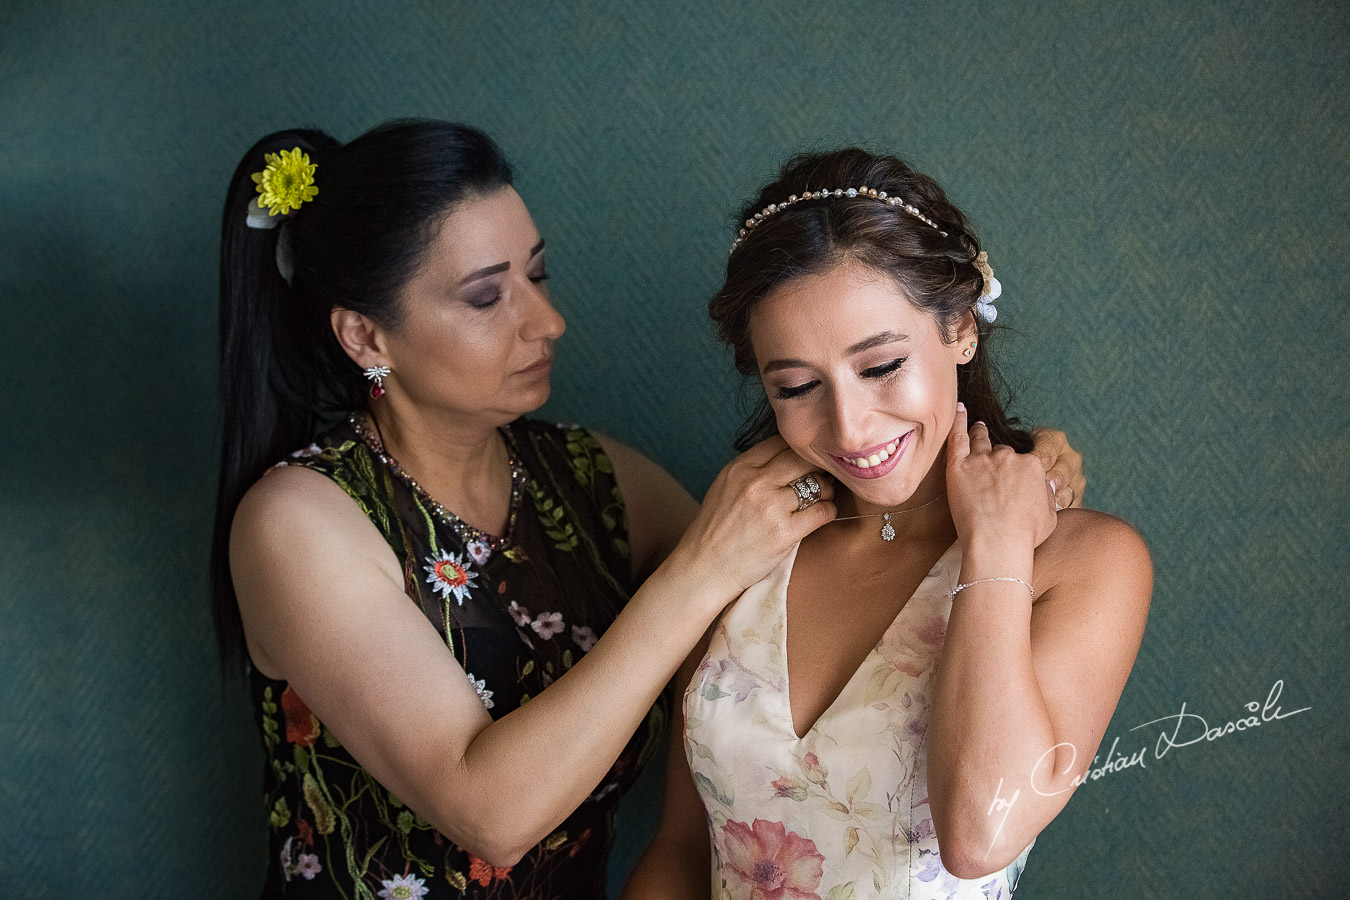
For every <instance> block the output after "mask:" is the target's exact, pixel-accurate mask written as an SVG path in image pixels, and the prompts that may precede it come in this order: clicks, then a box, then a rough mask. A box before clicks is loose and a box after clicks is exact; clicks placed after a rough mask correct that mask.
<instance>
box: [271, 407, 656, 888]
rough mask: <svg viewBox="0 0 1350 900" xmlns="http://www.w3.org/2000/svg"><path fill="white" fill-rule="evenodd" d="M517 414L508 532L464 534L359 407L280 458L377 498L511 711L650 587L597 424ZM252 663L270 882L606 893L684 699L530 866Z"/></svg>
mask: <svg viewBox="0 0 1350 900" xmlns="http://www.w3.org/2000/svg"><path fill="white" fill-rule="evenodd" d="M502 431H503V434H504V435H505V436H506V438H507V440H508V444H509V446H511V447H512V449H513V452H514V455H515V457H516V459H517V460H518V462H519V463H520V464H521V467H522V468H523V471H524V476H525V477H524V481H523V485H521V488H520V489H519V490H518V491H516V492H515V493H514V494H513V512H512V524H511V526H510V528H511V530H510V534H509V535H508V536H507V539H506V540H505V542H504V543H503V544H501V545H499V546H497V547H496V549H493V548H492V547H491V546H490V542H489V541H481V540H468V541H466V540H464V539H463V538H461V537H460V535H459V534H458V533H457V532H456V531H455V530H454V529H453V528H452V527H451V526H450V525H448V524H447V523H446V522H445V521H443V520H442V519H440V518H439V517H438V516H437V514H436V512H435V510H434V509H432V508H430V505H429V504H428V503H426V502H425V501H424V500H423V499H422V498H420V497H419V496H418V495H417V494H416V493H415V492H414V491H413V490H412V489H411V488H410V487H409V486H408V485H407V484H406V483H405V482H404V481H402V480H401V479H400V478H398V477H396V475H395V474H394V472H393V471H391V469H390V467H389V466H388V465H386V464H385V463H384V462H382V461H381V459H380V457H379V456H378V455H377V453H376V452H375V450H376V449H378V441H377V439H376V438H374V437H371V436H370V434H369V433H367V434H365V435H363V434H362V433H360V432H358V431H357V429H356V427H355V426H354V425H353V423H352V420H351V419H349V420H348V421H346V422H343V423H342V424H340V425H338V426H337V427H336V428H334V429H332V430H331V431H329V432H327V433H326V434H324V435H323V436H321V437H320V438H319V439H318V440H317V441H316V442H315V443H314V444H312V445H310V446H309V447H308V448H306V449H304V450H300V451H297V452H296V453H294V454H292V459H290V460H287V461H285V462H283V463H280V464H279V465H302V466H305V467H307V468H310V469H314V470H315V471H318V472H322V473H323V474H324V475H326V476H328V477H329V478H331V479H332V480H333V481H334V482H336V483H337V484H338V486H339V487H341V488H342V489H343V490H344V491H345V492H346V493H347V494H348V495H349V496H350V497H351V498H352V499H353V500H354V501H355V502H356V503H357V504H358V506H360V508H361V510H362V512H364V513H365V514H366V515H367V516H368V517H369V518H370V520H371V521H372V522H373V523H374V524H375V526H376V527H377V528H378V529H379V530H380V533H381V534H382V535H383V536H384V538H385V540H386V541H388V543H389V546H390V547H391V548H392V549H393V551H394V553H395V555H396V556H397V558H398V560H399V562H400V564H401V565H402V568H403V575H404V590H405V592H406V593H407V595H408V599H409V601H410V602H412V603H415V604H417V606H418V608H419V609H421V610H422V612H423V613H424V614H425V615H426V617H427V619H428V620H429V621H430V622H431V623H432V624H433V625H434V626H435V627H436V629H437V630H438V631H439V632H440V634H441V637H442V638H443V639H444V640H445V642H446V643H447V644H448V645H449V647H450V649H451V651H452V652H453V653H454V657H455V659H456V660H457V661H458V662H459V664H460V665H461V666H463V667H464V670H465V672H466V673H467V675H468V678H469V681H470V683H472V684H473V686H474V688H475V689H476V690H477V692H478V695H479V697H480V699H481V700H482V702H483V706H484V707H486V708H487V710H488V713H489V714H490V715H491V716H492V718H493V719H494V720H496V719H499V718H501V717H502V716H504V715H506V714H507V713H509V712H511V711H512V710H514V709H516V708H517V707H519V706H521V705H522V704H524V703H527V702H528V701H529V698H530V697H532V696H535V695H537V694H538V693H539V692H540V691H542V690H544V689H545V688H546V687H548V685H549V684H551V683H552V682H553V680H554V679H555V678H557V677H559V676H561V675H562V674H563V672H565V671H567V669H569V668H570V667H571V666H573V665H574V664H575V663H576V662H577V660H579V659H580V658H581V657H582V656H584V655H585V653H586V652H587V651H588V650H589V649H590V648H591V646H592V645H593V644H594V643H595V641H596V639H597V638H599V637H600V635H602V634H603V633H604V631H605V629H606V628H607V627H608V626H609V624H610V623H611V622H612V621H613V620H614V618H615V616H617V615H618V613H619V611H620V610H621V609H622V608H623V605H624V603H625V602H626V601H627V600H628V597H629V596H630V594H631V592H632V590H633V589H634V585H633V583H632V582H633V579H632V577H631V574H630V563H629V553H628V544H627V523H626V520H625V516H624V505H623V498H622V496H621V495H620V493H619V489H618V485H617V484H616V482H615V480H614V469H613V466H612V465H611V463H610V460H609V459H608V457H606V456H605V454H604V452H603V451H602V450H601V448H600V444H599V443H598V442H597V441H596V439H595V438H594V437H593V436H592V435H591V434H590V433H588V432H587V431H586V430H585V429H582V428H580V427H576V426H571V427H565V426H561V425H552V424H547V423H543V422H539V421H534V420H530V419H519V420H517V421H515V422H513V423H512V424H511V425H509V426H506V427H505V428H504V429H502ZM363 437H364V438H365V439H367V440H370V441H371V442H372V444H373V445H374V446H368V445H367V444H366V443H365V442H363ZM250 680H251V684H252V690H253V695H254V700H255V703H256V707H257V711H258V715H259V722H260V728H261V731H262V738H263V745H264V748H265V753H266V760H265V765H266V771H265V775H264V792H265V796H264V806H265V807H266V810H267V815H268V818H269V823H270V841H269V848H270V852H269V855H270V857H271V862H270V867H269V869H268V872H267V881H266V884H265V887H264V892H263V896H265V897H272V896H286V897H291V896H294V897H325V898H330V897H341V898H349V900H355V898H364V900H377V898H378V900H394V898H397V900H417V898H424V897H425V898H439V897H512V898H522V900H523V898H573V897H575V898H582V897H584V898H596V897H604V896H605V876H606V863H607V858H608V854H609V850H610V846H611V844H612V843H613V837H614V813H615V809H616V807H617V806H618V802H619V799H620V798H621V796H622V795H623V793H624V792H625V791H626V790H627V789H628V788H629V787H630V786H631V784H632V782H633V781H634V779H635V778H636V777H637V774H638V772H639V771H640V769H641V767H642V766H643V765H645V763H646V762H647V760H648V758H649V757H650V755H651V752H652V750H653V749H654V748H655V746H656V743H657V742H658V740H659V733H660V731H661V730H662V729H663V727H664V725H665V720H666V718H667V717H668V713H669V703H670V698H669V697H667V696H664V695H663V696H662V698H661V700H660V701H658V703H657V704H656V706H654V707H653V709H652V710H651V712H650V713H649V714H648V716H647V719H646V720H645V721H644V722H643V724H642V725H641V727H639V728H638V730H637V732H636V733H635V734H634V735H633V738H632V739H631V740H630V741H629V743H628V745H627V746H626V747H625V748H624V751H623V753H622V755H620V757H619V759H618V761H617V762H615V764H614V766H613V767H612V768H611V770H610V771H609V773H608V774H607V775H606V776H605V778H604V779H603V781H601V783H600V784H599V785H598V786H597V787H596V789H595V791H594V792H593V793H592V794H591V795H590V796H589V797H588V798H587V799H586V801H585V802H583V803H582V804H581V806H580V808H578V809H577V810H576V811H575V812H574V813H573V814H572V815H571V816H569V817H568V818H567V820H566V821H564V822H563V823H562V824H561V825H559V826H558V828H557V829H556V830H555V831H553V832H552V833H551V834H549V835H548V836H546V837H545V838H544V840H543V841H541V842H540V843H539V844H538V845H536V846H535V847H534V848H533V849H531V850H530V851H529V852H528V853H526V854H525V856H524V858H523V859H521V860H520V861H519V862H518V863H516V864H515V865H514V866H504V867H494V866H491V865H489V864H488V863H486V862H484V861H483V860H481V859H478V858H476V857H475V856H473V855H472V854H469V853H467V852H465V851H464V850H462V849H460V848H459V847H457V846H456V845H455V844H453V843H452V842H451V841H450V840H449V839H448V838H446V837H445V836H444V835H442V834H440V833H439V832H438V831H436V830H435V829H434V828H433V827H432V826H431V825H429V824H428V823H427V822H426V821H425V820H423V819H422V818H421V817H420V816H419V815H418V813H417V811H416V810H414V809H411V808H409V807H408V806H407V805H406V804H404V803H403V802H402V801H401V800H400V799H399V798H398V797H396V796H394V795H392V794H391V793H390V792H389V791H387V790H385V789H384V787H382V786H381V785H380V784H379V783H378V782H376V781H375V780H374V779H373V778H372V777H371V776H370V775H369V774H367V772H366V771H365V770H364V769H363V768H362V767H361V765H360V763H358V762H357V761H356V760H355V759H354V758H353V757H352V756H351V755H350V754H349V753H348V752H347V750H346V749H345V748H344V747H343V746H342V743H341V741H340V740H339V738H338V736H337V735H335V734H333V732H332V731H330V730H329V729H328V728H327V727H326V726H325V725H324V723H322V722H320V721H319V720H318V718H317V717H316V716H315V715H314V714H313V713H311V712H310V710H309V708H308V707H307V706H306V705H305V702H304V699H303V698H302V697H300V696H299V695H297V694H296V692H295V691H294V690H293V689H292V688H291V687H290V686H289V685H288V684H287V683H286V682H282V681H276V680H273V679H269V678H267V677H265V676H263V675H262V674H261V673H259V672H258V671H256V670H252V671H251V674H250ZM578 727H582V723H578ZM521 777H522V778H523V779H530V778H537V779H539V780H540V781H543V780H546V779H549V778H551V777H554V773H552V772H550V771H548V770H547V769H542V770H540V771H537V772H522V773H521Z"/></svg>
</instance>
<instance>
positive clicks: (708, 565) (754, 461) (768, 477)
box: [662, 436, 835, 609]
mask: <svg viewBox="0 0 1350 900" xmlns="http://www.w3.org/2000/svg"><path fill="white" fill-rule="evenodd" d="M808 474H810V475H813V477H814V478H815V479H816V483H817V484H818V485H819V488H820V491H819V493H820V499H819V500H817V501H816V502H814V503H812V504H811V505H809V506H806V507H805V508H799V506H800V504H799V500H798V493H797V490H796V488H795V487H794V486H793V483H794V482H795V481H796V480H797V479H799V478H801V477H803V476H805V475H808ZM833 497H834V483H833V481H832V480H831V479H830V478H829V477H828V476H826V475H824V474H822V473H820V472H819V471H817V470H816V469H815V467H814V466H811V465H809V464H807V463H806V462H803V461H802V459H801V458H800V457H799V456H797V454H796V453H794V452H793V451H792V450H791V449H789V448H788V444H787V441H785V440H783V438H781V437H778V436H774V437H771V438H769V439H768V440H765V441H763V442H761V443H759V444H756V445H755V446H754V447H751V448H750V449H749V450H747V451H746V452H745V453H742V454H741V455H740V456H738V457H737V458H736V459H734V460H732V461H731V462H730V463H728V464H727V466H726V467H725V468H724V469H722V471H721V472H720V473H719V474H718V476H717V478H716V479H715V480H714V481H713V483H712V486H711V487H709V488H708V493H707V494H706V495H705V496H704V498H703V504H702V506H700V507H699V511H698V514H697V515H696V516H695V517H694V521H693V522H692V523H690V525H689V529H688V530H687V531H686V532H685V534H684V537H683V538H682V539H681V540H680V543H679V546H677V547H676V548H675V550H674V551H673V552H672V553H671V555H670V557H669V558H668V559H667V560H666V562H665V563H664V564H663V566H662V567H663V568H666V567H671V566H675V567H679V568H680V569H684V570H685V571H687V572H695V573H699V574H700V576H701V579H700V580H703V581H704V582H705V583H706V584H708V586H709V587H710V588H712V590H710V591H708V592H707V594H708V595H709V596H710V597H715V598H723V599H721V600H720V601H718V602H720V603H721V604H722V605H725V604H726V603H727V602H730V601H731V600H733V599H735V598H736V597H737V596H739V595H740V594H741V592H743V591H744V590H745V589H746V588H748V587H750V586H751V585H752V584H755V583H756V582H758V581H760V580H762V579H763V578H764V577H765V576H766V575H768V574H769V573H770V572H771V571H773V569H774V567H775V566H777V565H778V564H779V563H780V562H782V561H783V560H784V559H785V558H786V557H787V555H788V553H790V552H791V551H792V548H793V547H795V546H796V545H797V543H798V542H799V541H801V539H802V538H804V537H806V536H807V535H808V534H810V533H811V532H812V531H815V530H816V529H817V528H819V527H820V526H821V525H824V524H825V523H826V522H829V521H830V520H832V519H833V518H834V517H835V506H834V503H833ZM720 608H721V607H720V606H719V607H718V609H720Z"/></svg>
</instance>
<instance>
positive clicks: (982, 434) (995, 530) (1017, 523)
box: [947, 403, 1055, 548]
mask: <svg viewBox="0 0 1350 900" xmlns="http://www.w3.org/2000/svg"><path fill="white" fill-rule="evenodd" d="M966 418H967V413H966V408H965V405H964V404H961V403H958V404H957V406H956V418H955V419H954V420H953V421H952V430H951V433H950V434H948V435H947V502H948V504H949V505H950V506H951V511H952V521H953V522H954V523H955V524H956V533H957V535H958V536H959V538H960V540H961V542H962V544H963V545H964V546H966V547H969V546H970V545H971V543H972V542H973V540H974V539H975V538H976V537H980V538H984V537H987V536H992V537H994V538H996V539H998V540H1011V541H1026V542H1028V543H1029V544H1030V546H1031V547H1033V548H1034V547H1038V546H1040V544H1041V542H1042V541H1044V540H1045V539H1046V538H1048V537H1049V536H1050V533H1051V532H1053V531H1054V530H1055V501H1054V495H1053V493H1051V490H1050V485H1049V482H1048V481H1047V480H1046V475H1045V467H1044V466H1042V465H1041V461H1040V460H1039V459H1038V458H1037V457H1036V455H1035V454H1033V453H1018V452H1017V451H1015V450H1013V448H1011V447H1009V446H1007V445H1006V444H993V443H991V441H990V438H989V429H988V427H987V426H985V424H984V423H983V422H976V423H975V424H974V425H970V426H969V427H967V422H966Z"/></svg>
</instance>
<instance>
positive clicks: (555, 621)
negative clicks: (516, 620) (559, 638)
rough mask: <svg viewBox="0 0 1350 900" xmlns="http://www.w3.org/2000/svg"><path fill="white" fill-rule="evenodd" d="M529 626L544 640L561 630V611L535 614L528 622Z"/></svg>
mask: <svg viewBox="0 0 1350 900" xmlns="http://www.w3.org/2000/svg"><path fill="white" fill-rule="evenodd" d="M530 628H532V629H534V633H535V634H537V635H539V636H540V637H541V638H543V639H544V640H548V639H549V638H551V637H553V636H554V635H555V634H558V633H559V632H561V631H562V630H563V620H562V613H558V612H547V613H540V614H539V615H537V616H535V618H534V621H533V622H531V623H530Z"/></svg>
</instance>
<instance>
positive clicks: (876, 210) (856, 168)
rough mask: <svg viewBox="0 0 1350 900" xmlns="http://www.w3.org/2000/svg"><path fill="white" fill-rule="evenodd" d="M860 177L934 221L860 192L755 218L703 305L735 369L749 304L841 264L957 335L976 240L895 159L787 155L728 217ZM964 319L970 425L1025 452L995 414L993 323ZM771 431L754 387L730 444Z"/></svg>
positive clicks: (747, 443)
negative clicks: (970, 338)
mask: <svg viewBox="0 0 1350 900" xmlns="http://www.w3.org/2000/svg"><path fill="white" fill-rule="evenodd" d="M864 186H865V187H868V188H873V189H875V190H877V191H886V192H887V194H889V195H890V196H892V197H895V196H898V197H902V198H904V200H905V202H907V203H909V204H911V205H913V206H915V207H917V208H918V210H919V211H920V212H921V213H922V214H923V215H924V216H925V217H926V218H928V219H931V220H932V221H933V222H934V223H936V225H937V227H936V228H934V227H932V226H931V225H929V224H927V223H926V222H924V221H923V220H921V219H919V218H918V217H916V216H914V215H912V214H910V213H907V212H905V211H904V210H903V209H902V208H899V207H895V206H889V205H887V204H886V203H883V202H881V201H878V200H875V199H870V198H865V197H857V198H850V197H830V198H828V199H826V198H821V199H815V200H798V201H797V202H795V203H792V204H791V205H789V206H787V207H786V208H783V209H780V210H779V211H777V212H775V213H772V214H771V215H769V216H767V217H765V218H764V219H763V220H762V221H761V222H760V223H759V224H758V225H757V226H755V227H754V228H753V229H751V230H750V231H749V232H748V233H747V234H746V235H745V237H744V239H743V240H742V241H741V242H740V243H739V244H738V245H737V246H736V248H735V250H734V251H733V252H732V254H731V257H730V258H729V259H728V260H727V272H726V278H725V280H724V281H723V283H722V287H721V289H720V290H719V291H718V292H717V293H716V294H715V295H714V296H713V298H712V300H711V301H709V303H708V314H709V315H710V316H712V319H713V321H714V322H715V323H716V324H717V333H718V336H719V337H721V339H722V340H723V341H725V342H726V343H727V344H728V345H729V346H730V347H731V349H732V351H733V353H734V354H735V360H736V369H737V371H739V372H740V373H741V374H742V375H745V376H747V377H753V376H757V375H758V373H759V367H758V365H757V364H756V361H755V354H754V350H753V349H752V348H751V346H750V311H751V309H753V308H754V306H755V304H756V303H758V302H759V301H760V300H762V299H763V298H764V297H766V296H768V295H769V294H770V293H771V292H773V291H774V290H776V289H778V288H779V287H781V286H783V285H785V284H787V283H788V282H791V281H793V280H795V279H797V278H801V277H803V276H806V275H815V274H819V273H822V272H827V271H829V270H830V269H833V268H835V267H836V266H839V265H841V264H843V263H846V262H858V263H862V264H863V265H866V266H868V267H870V268H872V269H875V270H876V271H878V272H881V273H883V274H885V275H888V276H890V278H891V279H892V280H893V281H894V282H895V283H896V284H897V285H898V286H899V287H900V289H901V291H902V292H903V293H904V295H905V296H906V297H907V298H909V301H910V302H911V303H912V304H914V306H915V307H917V308H918V309H921V310H924V311H925V312H927V313H929V314H930V315H931V316H933V318H934V320H935V321H936V322H937V325H938V329H939V331H941V333H942V335H943V337H944V339H945V340H947V341H952V340H955V339H956V335H957V333H958V332H959V331H960V327H961V324H962V322H963V321H964V320H965V319H966V317H967V316H971V315H972V314H973V311H974V309H975V303H976V300H977V299H978V297H979V295H980V293H981V291H982V289H983V285H984V279H983V277H982V276H981V275H980V272H979V270H978V269H977V268H976V267H975V258H976V257H977V256H978V255H979V253H980V242H979V240H978V239H977V238H976V237H975V235H974V234H973V233H972V232H971V230H970V227H969V226H968V225H967V223H966V217H965V216H964V215H963V214H962V213H961V211H960V210H959V209H957V208H956V207H955V206H954V205H953V204H952V203H951V201H949V200H948V199H947V195H946V193H945V192H943V190H942V188H941V187H940V186H939V185H938V183H937V182H936V181H934V180H933V179H931V178H929V177H928V176H927V175H923V174H921V173H919V172H916V171H914V170H913V169H912V168H910V167H909V165H908V164H906V163H905V162H904V161H903V160H900V159H897V158H896V157H894V156H878V155H876V154H872V153H868V152H866V151H864V150H859V149H857V148H848V149H845V150H834V151H831V152H828V153H812V154H805V155H802V156H797V157H795V158H793V159H791V160H789V161H788V163H787V165H785V166H784V167H783V169H782V171H780V172H779V174H778V177H777V178H776V179H775V180H774V181H773V183H771V184H769V185H768V186H767V187H765V188H764V189H763V190H762V191H761V192H760V194H759V196H758V197H757V198H756V199H755V200H754V202H752V203H751V204H750V205H749V206H747V207H746V208H745V209H743V210H742V211H741V214H740V215H739V216H738V217H737V225H738V227H739V226H740V225H741V224H743V223H744V222H745V221H746V220H747V219H752V218H753V217H754V215H755V213H757V212H760V211H761V210H763V209H764V208H766V207H767V206H769V205H770V204H781V203H785V202H787V201H788V199H789V198H790V197H791V196H792V195H794V194H795V195H797V196H798V197H800V196H802V195H803V194H806V193H809V192H814V191H821V190H834V189H836V188H841V189H847V188H851V187H852V188H860V187H864ZM943 232H946V234H945V235H944V234H943ZM975 322H976V324H977V325H978V327H979V336H980V340H979V345H978V347H977V348H976V350H975V355H974V357H972V358H971V360H970V361H969V362H968V363H966V364H965V365H962V366H958V367H957V398H958V399H959V400H960V401H961V402H963V403H964V404H965V405H966V409H967V410H968V411H969V416H970V421H971V422H977V421H983V422H985V424H987V425H988V426H989V436H990V439H991V440H992V441H993V442H994V443H996V444H1007V445H1009V446H1011V447H1013V448H1014V449H1015V450H1017V451H1018V452H1019V453H1025V452H1027V451H1029V450H1030V449H1031V446H1032V439H1031V435H1030V434H1029V433H1028V432H1027V431H1025V430H1023V429H1021V428H1019V427H1018V424H1019V423H1018V420H1017V419H1014V418H1009V417H1008V415H1007V414H1006V413H1005V412H1004V409H1003V403H1002V401H1001V400H1000V399H999V391H998V389H997V388H996V381H995V373H994V372H993V370H992V369H991V366H990V363H989V337H990V334H991V333H992V331H993V330H994V329H991V327H990V326H989V324H988V323H986V322H983V321H982V320H980V319H979V318H976V319H975ZM777 432H778V426H777V423H776V422H775V420H774V415H773V410H772V409H771V408H770V406H769V402H768V398H767V397H764V396H761V397H760V399H759V402H758V404H757V405H756V407H755V410H754V411H753V412H752V413H751V415H750V418H749V419H747V420H746V422H745V423H744V424H743V425H742V426H741V429H740V431H739V432H738V433H737V435H736V449H737V450H742V451H744V450H747V449H749V448H750V447H752V446H754V445H755V444H757V443H759V442H760V441H762V440H763V439H765V438H767V437H770V436H771V435H774V434H776V433H777Z"/></svg>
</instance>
